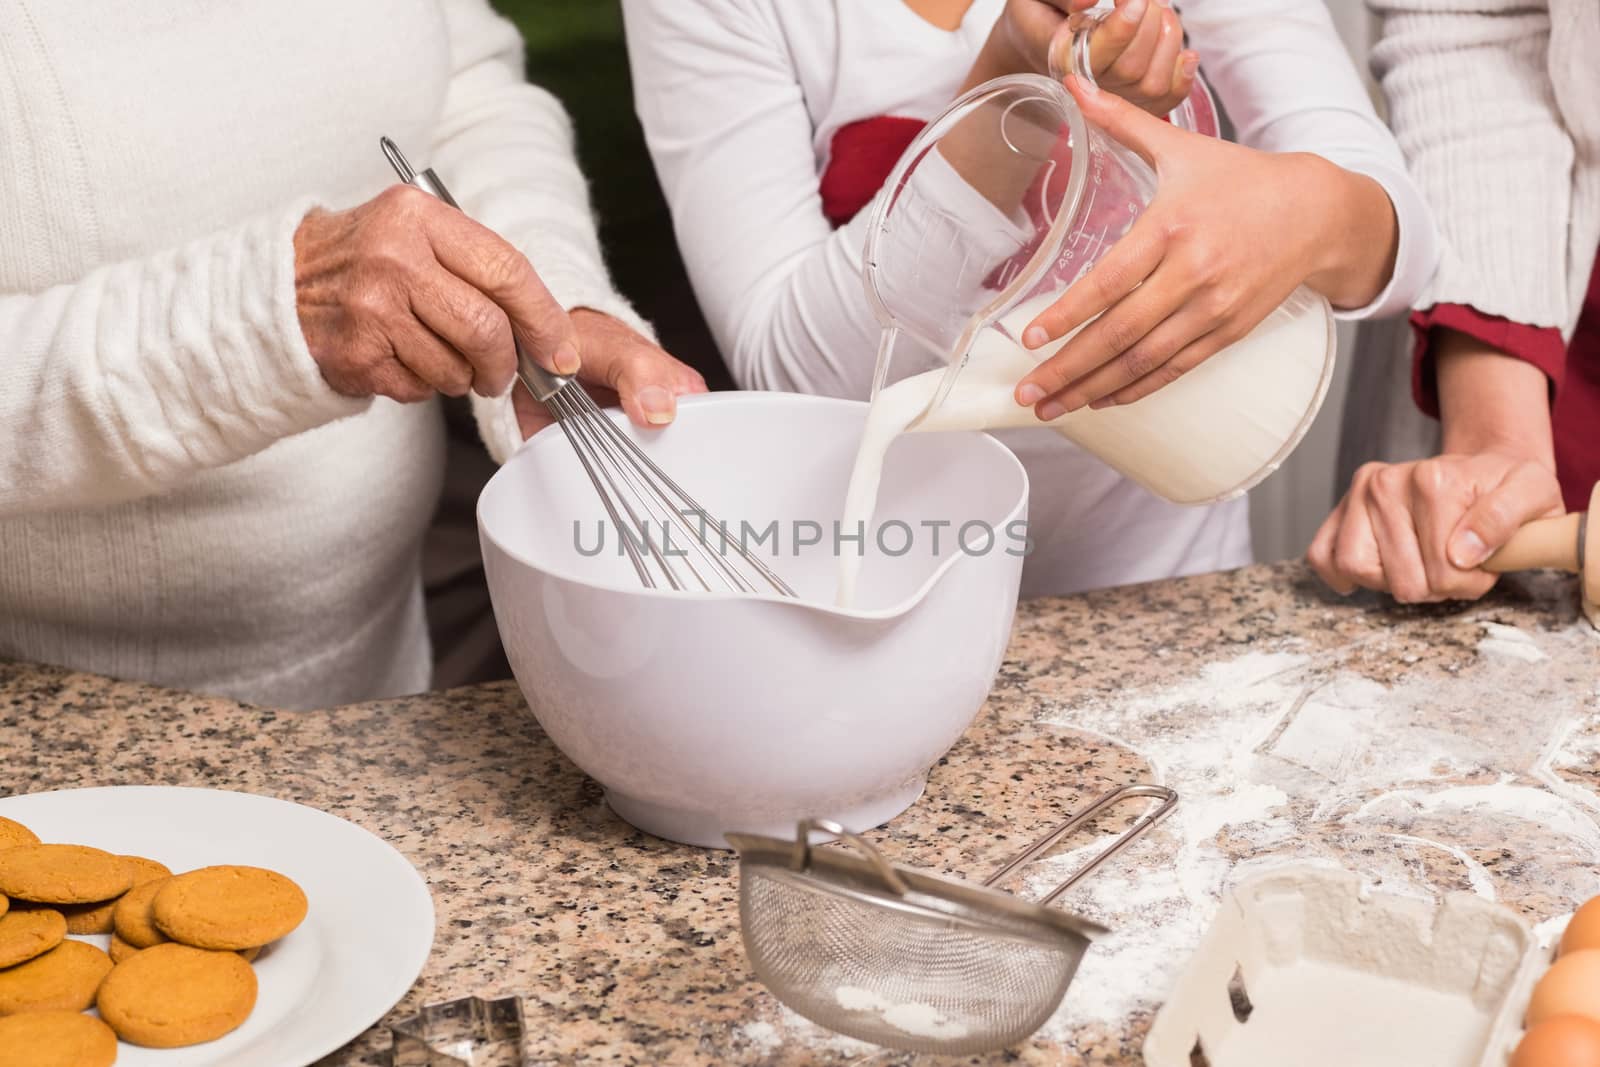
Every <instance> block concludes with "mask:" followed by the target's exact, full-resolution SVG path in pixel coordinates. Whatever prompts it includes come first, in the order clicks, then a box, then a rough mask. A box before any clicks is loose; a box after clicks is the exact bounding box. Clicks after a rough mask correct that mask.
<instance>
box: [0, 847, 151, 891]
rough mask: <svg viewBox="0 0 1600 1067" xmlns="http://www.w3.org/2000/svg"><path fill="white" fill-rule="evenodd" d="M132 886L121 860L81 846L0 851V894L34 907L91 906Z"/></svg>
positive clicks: (126, 869)
mask: <svg viewBox="0 0 1600 1067" xmlns="http://www.w3.org/2000/svg"><path fill="white" fill-rule="evenodd" d="M132 885H133V868H132V867H131V866H130V865H129V864H128V862H127V861H126V860H124V859H123V858H122V857H121V856H113V855H112V854H111V853H109V852H102V851H101V850H100V849H97V848H89V847H87V846H85V845H19V846H17V847H16V848H8V849H5V850H4V851H0V893H4V894H6V895H7V896H10V897H15V898H16V899H18V900H31V901H33V902H35V903H38V904H95V903H99V902H100V901H105V900H110V899H111V898H112V897H117V896H121V895H122V894H123V893H125V892H127V891H128V888H129V887H130V886H132Z"/></svg>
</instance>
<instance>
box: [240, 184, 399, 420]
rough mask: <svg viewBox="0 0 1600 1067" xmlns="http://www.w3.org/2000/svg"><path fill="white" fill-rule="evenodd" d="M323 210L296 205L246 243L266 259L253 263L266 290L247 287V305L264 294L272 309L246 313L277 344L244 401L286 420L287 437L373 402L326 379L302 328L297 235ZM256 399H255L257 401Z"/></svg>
mask: <svg viewBox="0 0 1600 1067" xmlns="http://www.w3.org/2000/svg"><path fill="white" fill-rule="evenodd" d="M319 206H320V205H319V204H317V203H316V202H315V201H314V200H312V199H310V198H305V199H301V200H298V201H296V202H295V203H293V204H291V205H290V206H289V207H288V208H286V209H284V210H283V211H282V212H280V213H279V214H278V215H276V216H269V217H267V218H266V219H263V220H262V221H261V222H259V223H255V224H252V225H251V227H250V230H249V231H248V232H247V234H246V240H247V241H249V242H251V243H255V244H257V245H258V247H260V248H262V250H263V253H264V254H263V255H261V256H257V257H252V261H253V262H255V263H259V264H261V265H262V266H261V268H260V269H261V270H262V271H263V272H264V274H265V277H263V278H262V279H261V281H262V283H263V284H260V285H256V286H251V285H246V286H244V287H243V292H242V296H241V299H242V300H243V301H245V302H250V301H252V300H253V299H254V295H255V294H257V293H260V294H263V295H264V297H265V299H266V301H267V303H268V307H266V308H261V309H258V308H249V307H246V308H245V309H243V311H244V314H243V316H242V317H243V318H244V319H245V320H246V321H250V320H254V321H257V322H261V323H263V324H264V325H266V326H267V327H268V329H269V331H270V333H269V337H270V339H271V341H272V342H273V343H271V344H269V345H267V346H265V347H266V351H267V358H265V359H264V360H262V362H261V369H262V376H261V379H260V381H259V383H257V388H256V389H255V390H249V389H246V390H242V391H241V399H242V400H243V401H244V402H245V404H246V406H247V408H248V409H250V410H257V411H261V412H263V413H265V414H266V415H267V417H270V416H271V414H272V413H276V414H277V415H279V416H281V417H282V418H283V419H284V420H285V421H286V423H287V424H288V425H286V426H285V430H286V432H287V433H293V432H297V431H300V430H305V429H311V428H313V427H316V426H320V425H322V424H323V423H326V422H331V421H333V420H334V419H338V418H343V417H344V416H346V415H354V414H356V413H357V412H360V411H363V410H365V409H366V408H367V406H368V405H369V404H370V403H371V399H370V398H357V397H350V396H345V395H344V394H342V393H338V392H335V391H334V390H333V387H332V386H330V385H329V384H328V381H327V379H326V378H324V377H323V376H322V368H321V367H319V366H318V365H317V361H316V359H315V358H313V357H312V355H311V349H310V348H309V347H307V345H306V338H305V333H304V332H303V331H302V330H301V328H300V312H299V305H298V300H297V296H296V291H295V279H294V235H295V233H296V231H298V230H299V228H300V223H301V222H302V221H303V220H304V219H305V217H306V216H307V215H308V214H310V213H311V212H312V211H313V210H316V209H317V208H318V207H319ZM252 394H253V395H252Z"/></svg>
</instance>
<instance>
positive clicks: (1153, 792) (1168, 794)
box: [983, 785, 1178, 904]
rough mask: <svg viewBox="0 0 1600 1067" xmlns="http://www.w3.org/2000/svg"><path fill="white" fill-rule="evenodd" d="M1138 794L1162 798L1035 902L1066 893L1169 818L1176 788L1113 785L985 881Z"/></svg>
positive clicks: (1005, 872)
mask: <svg viewBox="0 0 1600 1067" xmlns="http://www.w3.org/2000/svg"><path fill="white" fill-rule="evenodd" d="M1138 798H1145V799H1150V800H1159V801H1161V803H1160V804H1158V805H1156V806H1155V807H1154V808H1152V809H1150V810H1148V811H1146V812H1145V813H1144V814H1143V815H1141V816H1139V819H1138V821H1137V822H1135V823H1134V824H1133V825H1132V826H1130V827H1128V828H1127V829H1126V830H1124V831H1122V833H1121V834H1120V835H1118V837H1117V839H1116V840H1115V841H1113V842H1111V844H1110V845H1108V846H1107V847H1106V848H1105V850H1104V851H1102V852H1101V853H1100V854H1099V855H1097V856H1095V857H1094V859H1092V860H1090V861H1089V862H1088V863H1085V864H1084V865H1083V866H1082V867H1079V868H1078V869H1077V870H1076V871H1074V872H1073V873H1072V874H1071V875H1070V876H1069V877H1068V878H1067V880H1066V881H1064V882H1062V883H1061V884H1060V885H1058V886H1056V887H1055V888H1054V889H1052V890H1050V892H1049V893H1047V894H1045V895H1044V896H1043V897H1041V898H1040V899H1039V900H1038V901H1037V902H1036V903H1039V904H1048V903H1050V902H1051V901H1052V900H1054V899H1056V897H1059V896H1060V895H1061V894H1062V893H1065V892H1066V891H1067V890H1069V889H1071V888H1072V887H1073V886H1075V885H1077V884H1078V883H1079V882H1081V881H1082V880H1083V879H1084V878H1086V877H1088V876H1089V875H1090V874H1092V873H1094V871H1095V870H1096V868H1098V867H1099V866H1100V865H1101V864H1102V863H1104V862H1105V861H1106V860H1108V859H1110V858H1111V857H1112V856H1115V855H1116V854H1117V853H1118V852H1121V851H1122V850H1123V849H1125V848H1127V847H1128V846H1129V845H1131V844H1133V842H1134V839H1135V838H1137V837H1138V836H1139V835H1140V834H1142V833H1144V832H1145V831H1146V830H1148V829H1150V827H1152V826H1154V825H1155V824H1156V823H1158V822H1160V821H1161V820H1162V819H1164V818H1166V817H1167V815H1168V814H1170V813H1171V811H1172V809H1173V808H1174V807H1176V806H1177V803H1178V794H1177V793H1176V792H1175V791H1173V790H1171V789H1168V788H1167V787H1166V786H1164V785H1125V786H1123V787H1122V788H1120V789H1113V790H1112V791H1111V792H1109V793H1106V794H1104V795H1102V796H1100V797H1098V798H1097V799H1096V800H1095V802H1094V803H1093V804H1090V805H1089V806H1088V807H1087V808H1084V809H1083V810H1082V811H1080V812H1078V813H1077V814H1075V815H1073V816H1071V817H1070V818H1069V819H1067V821H1066V822H1064V823H1062V824H1061V825H1059V826H1057V827H1055V828H1054V829H1052V830H1050V831H1048V832H1047V833H1045V835H1044V836H1043V837H1040V838H1039V839H1038V840H1037V841H1035V842H1034V843H1033V844H1031V845H1029V846H1028V847H1027V848H1025V849H1023V850H1022V851H1021V852H1020V853H1019V854H1018V855H1017V856H1016V857H1015V858H1013V859H1012V860H1011V861H1010V862H1009V863H1007V864H1006V865H1005V866H1004V867H1001V868H1000V869H999V870H998V871H995V872H994V873H993V874H991V875H990V876H989V877H988V878H986V879H984V882H983V884H984V885H994V884H995V883H996V882H998V881H1000V880H1001V879H1002V878H1005V877H1006V876H1007V875H1009V874H1011V873H1012V872H1014V871H1016V870H1017V868H1019V867H1024V866H1027V865H1028V864H1030V863H1032V862H1033V861H1034V860H1036V859H1038V858H1039V857H1040V856H1042V855H1044V854H1045V853H1046V852H1048V851H1050V850H1051V849H1052V848H1054V847H1055V846H1056V845H1057V844H1058V843H1059V842H1060V841H1061V839H1062V838H1064V837H1066V836H1067V835H1068V834H1070V833H1072V831H1074V830H1076V829H1077V828H1078V827H1080V826H1082V825H1083V824H1084V823H1086V822H1088V821H1089V820H1090V819H1092V818H1094V817H1095V816H1096V815H1099V814H1100V813H1101V812H1102V811H1104V810H1106V809H1107V808H1109V807H1111V806H1112V805H1113V804H1119V803H1121V802H1122V801H1124V800H1133V799H1138Z"/></svg>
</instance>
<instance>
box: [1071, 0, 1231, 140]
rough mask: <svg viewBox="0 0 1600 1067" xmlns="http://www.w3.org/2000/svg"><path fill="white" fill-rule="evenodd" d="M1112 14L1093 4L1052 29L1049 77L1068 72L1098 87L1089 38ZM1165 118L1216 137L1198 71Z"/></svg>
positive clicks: (1214, 116)
mask: <svg viewBox="0 0 1600 1067" xmlns="http://www.w3.org/2000/svg"><path fill="white" fill-rule="evenodd" d="M1113 13H1114V9H1113V8H1111V7H1096V8H1092V9H1091V10H1089V11H1079V12H1077V13H1076V14H1073V15H1068V16H1067V17H1066V18H1065V19H1064V20H1063V21H1062V23H1061V25H1060V26H1058V27H1057V28H1056V33H1055V36H1054V37H1052V38H1051V39H1050V48H1049V62H1050V77H1051V78H1053V79H1055V80H1056V81H1064V80H1065V79H1066V77H1067V75H1069V74H1071V75H1073V76H1075V77H1077V78H1081V79H1082V80H1083V81H1086V82H1088V83H1089V84H1090V85H1092V86H1094V87H1096V88H1099V84H1100V83H1099V82H1098V81H1096V80H1095V76H1094V65H1093V64H1092V63H1091V62H1090V61H1089V41H1090V38H1092V37H1093V36H1094V31H1095V28H1096V27H1098V26H1099V25H1100V23H1102V22H1104V21H1105V20H1106V18H1107V17H1108V16H1110V15H1112V14H1113ZM1167 120H1168V121H1169V122H1171V123H1172V124H1173V125H1174V126H1176V127H1178V129H1180V130H1188V131H1189V132H1190V133H1199V134H1204V135H1205V136H1207V137H1216V136H1218V123H1217V105H1216V101H1214V100H1213V99H1212V98H1211V89H1210V87H1209V86H1207V85H1206V82H1205V79H1204V78H1202V77H1201V76H1200V72H1199V71H1198V70H1197V71H1195V75H1194V88H1193V89H1191V90H1189V95H1188V96H1187V97H1186V98H1184V101H1183V103H1181V104H1179V105H1178V106H1177V107H1175V108H1173V109H1172V110H1171V111H1170V112H1169V113H1168V114H1167Z"/></svg>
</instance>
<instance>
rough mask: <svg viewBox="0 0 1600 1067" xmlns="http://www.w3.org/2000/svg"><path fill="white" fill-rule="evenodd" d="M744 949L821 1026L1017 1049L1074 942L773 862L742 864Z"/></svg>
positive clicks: (976, 1048)
mask: <svg viewBox="0 0 1600 1067" xmlns="http://www.w3.org/2000/svg"><path fill="white" fill-rule="evenodd" d="M739 908H740V918H741V923H742V926H743V930H744V939H745V950H746V952H747V953H748V954H749V957H750V962H751V965H752V966H753V967H754V969H755V972H756V975H757V977H759V978H760V979H761V981H762V982H764V983H765V984H766V985H767V987H768V988H769V989H771V990H772V992H773V993H774V994H775V995H776V996H777V997H778V998H779V999H780V1000H782V1001H783V1002H784V1003H785V1004H787V1005H788V1006H789V1007H790V1008H792V1009H794V1010H795V1011H797V1012H799V1013H800V1014H801V1015H804V1016H805V1017H806V1018H808V1019H810V1020H812V1021H813V1022H816V1023H819V1024H820V1025H822V1026H826V1027H827V1028H829V1029H830V1030H836V1031H838V1032H839V1033H842V1034H846V1035H848V1036H850V1037H854V1038H858V1039H860V1040H862V1041H870V1042H873V1043H874V1044H879V1045H888V1046H891V1047H894V1048H900V1049H906V1050H909V1051H913V1052H936V1053H946V1054H963V1053H971V1052H980V1051H984V1050H986V1049H993V1048H1001V1047H1005V1046H1008V1045H1012V1044H1015V1043H1017V1042H1019V1041H1021V1040H1023V1039H1024V1038H1026V1037H1027V1036H1028V1035H1029V1034H1031V1033H1033V1032H1034V1031H1035V1030H1037V1029H1038V1028H1039V1027H1040V1026H1042V1025H1043V1024H1044V1022H1045V1020H1046V1019H1048V1018H1049V1016H1050V1014H1051V1012H1052V1011H1054V1010H1055V1007H1056V1005H1057V1004H1058V1003H1060V1001H1061V998H1062V995H1063V994H1064V993H1065V992H1066V988H1067V984H1068V983H1069V982H1071V980H1072V976H1073V973H1074V971H1075V970H1076V969H1077V964H1078V960H1079V958H1080V957H1081V955H1082V952H1081V944H1082V942H1081V941H1077V942H1075V941H1073V940H1071V939H1066V938H1059V939H1044V938H1040V937H1039V936H1038V932H1037V930H1036V929H1034V930H1032V931H1024V930H1021V929H1011V928H1008V925H1007V924H1006V923H1005V922H1004V921H995V922H989V921H974V920H972V919H970V918H964V917H957V916H940V915H937V914H929V913H927V912H924V911H920V910H916V909H905V908H890V907H884V906H883V905H882V903H881V902H874V901H871V900H866V899H861V898H859V897H856V896H852V895H850V894H840V893H836V892H832V891H830V890H829V889H828V888H826V887H824V886H822V885H819V884H818V883H817V882H815V881H814V880H810V879H805V878H796V877H793V876H792V875H791V874H790V872H787V871H784V870H783V869H781V868H770V867H768V868H763V867H746V869H745V870H744V872H743V877H742V878H741V880H740V887H739Z"/></svg>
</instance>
